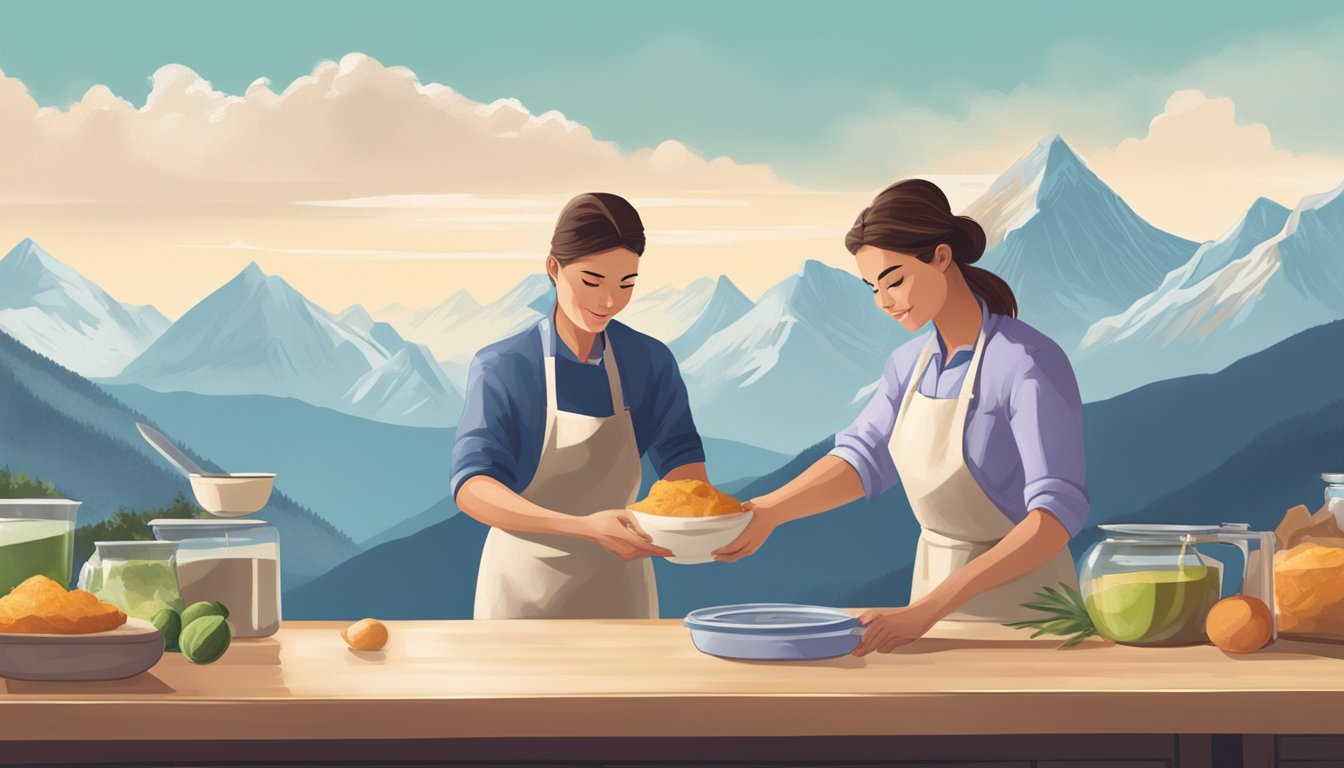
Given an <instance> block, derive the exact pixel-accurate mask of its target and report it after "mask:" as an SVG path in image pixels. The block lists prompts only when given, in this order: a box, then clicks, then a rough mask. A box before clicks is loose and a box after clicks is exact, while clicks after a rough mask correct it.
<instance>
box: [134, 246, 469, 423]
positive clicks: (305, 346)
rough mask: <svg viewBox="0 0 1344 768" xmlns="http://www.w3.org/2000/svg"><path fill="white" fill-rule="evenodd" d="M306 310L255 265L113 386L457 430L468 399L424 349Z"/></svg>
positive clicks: (359, 316) (356, 313)
mask: <svg viewBox="0 0 1344 768" xmlns="http://www.w3.org/2000/svg"><path fill="white" fill-rule="evenodd" d="M342 316H343V317H345V318H346V319H347V320H349V321H351V323H354V324H353V325H352V324H347V323H346V322H342V321H341V319H339V318H337V317H336V316H335V315H332V314H331V313H329V312H327V311H326V310H324V309H322V308H321V307H318V306H316V305H314V304H312V303H310V302H309V301H308V300H307V299H305V298H304V297H303V295H302V294H300V293H299V292H298V291H296V290H295V289H294V288H293V287H291V286H290V285H289V283H287V282H285V280H284V279H283V278H280V277H277V276H268V275H266V274H265V273H264V272H262V271H261V269H260V268H259V267H258V266H257V265H256V264H255V263H253V264H250V265H248V267H247V268H246V269H244V270H243V271H242V272H241V273H239V274H238V276H237V277H235V278H234V279H233V280H230V281H229V282H228V283H226V284H225V285H224V286H222V287H221V288H219V289H218V290H216V291H215V292H214V293H212V294H210V295H209V296H207V297H206V298H205V299H203V300H201V302H200V303H199V304H197V305H196V306H194V307H192V308H191V310H190V311H188V312H187V313H186V314H185V315H183V316H182V317H181V318H180V319H179V320H178V321H177V322H176V323H174V324H173V325H172V326H171V327H170V328H169V329H168V330H167V331H165V332H164V333H163V335H162V336H160V337H159V339H158V340H157V341H156V342H155V343H154V344H152V345H151V346H150V347H149V348H148V349H147V350H145V352H144V353H143V354H142V355H140V357H138V358H136V359H135V360H134V361H133V362H132V363H131V364H130V365H129V366H127V367H126V370H125V371H123V372H122V374H121V375H120V376H118V377H116V379H115V380H114V383H117V384H141V385H143V386H145V387H148V388H149V389H154V390H158V391H161V392H169V391H187V392H195V393H198V394H207V395H225V394H228V395H275V396H279V397H292V398H295V399H298V400H302V401H304V402H307V403H311V404H313V405H319V406H324V407H328V408H332V409H334V410H338V411H342V412H344V413H349V414H352V415H356V416H363V417H366V418H371V419H378V420H380V421H388V422H391V423H397V424H410V425H416V426H452V425H453V424H455V423H456V421H457V419H458V418H459V417H460V415H461V407H462V397H461V394H460V393H459V392H458V391H457V389H456V388H455V387H454V386H453V385H452V384H451V383H450V382H449V381H448V380H447V378H446V377H445V376H444V374H443V372H442V370H441V369H440V368H439V367H438V365H437V364H435V363H434V362H433V359H432V357H431V356H430V355H429V354H428V352H427V351H426V350H425V349H424V348H423V347H421V346H419V345H415V344H408V343H407V342H406V341H405V340H403V339H402V338H401V337H400V336H399V335H398V334H397V332H396V331H395V330H394V329H393V328H392V326H390V325H388V324H387V323H373V324H372V325H369V326H368V327H362V326H364V325H365V323H364V321H365V320H366V319H367V313H365V312H363V311H362V309H359V310H356V309H355V308H352V309H351V310H347V311H346V312H344V313H342Z"/></svg>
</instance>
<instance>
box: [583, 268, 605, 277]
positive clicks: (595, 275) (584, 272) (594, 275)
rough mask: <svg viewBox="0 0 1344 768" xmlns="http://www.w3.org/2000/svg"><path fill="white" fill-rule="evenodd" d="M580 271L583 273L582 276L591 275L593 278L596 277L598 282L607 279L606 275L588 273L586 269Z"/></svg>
mask: <svg viewBox="0 0 1344 768" xmlns="http://www.w3.org/2000/svg"><path fill="white" fill-rule="evenodd" d="M582 271H583V274H585V275H592V276H593V277H596V278H597V279H598V280H606V279H607V276H606V275H599V274H597V273H596V272H589V271H588V270H586V269H585V270H582Z"/></svg>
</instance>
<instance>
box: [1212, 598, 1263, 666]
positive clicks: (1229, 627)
mask: <svg viewBox="0 0 1344 768" xmlns="http://www.w3.org/2000/svg"><path fill="white" fill-rule="evenodd" d="M1273 629H1274V617H1273V616H1271V615H1270V614H1269V606H1267V605H1265V602H1264V601H1263V600H1261V599H1259V598H1256V597H1251V596H1249V595H1233V596H1232V597H1229V598H1225V599H1223V600H1219V601H1218V602H1216V603H1214V604H1213V607H1212V608H1210V609H1209V615H1208V617H1207V618H1205V619H1204V632H1205V634H1207V635H1208V636H1209V640H1210V641H1211V642H1212V643H1213V644H1214V645H1216V646H1218V647H1219V648H1220V649H1222V650H1224V651H1227V652H1228V653H1251V652H1252V651H1258V650H1260V649H1261V648H1264V647H1265V644H1266V643H1268V642H1269V636H1270V633H1271V632H1272V631H1273Z"/></svg>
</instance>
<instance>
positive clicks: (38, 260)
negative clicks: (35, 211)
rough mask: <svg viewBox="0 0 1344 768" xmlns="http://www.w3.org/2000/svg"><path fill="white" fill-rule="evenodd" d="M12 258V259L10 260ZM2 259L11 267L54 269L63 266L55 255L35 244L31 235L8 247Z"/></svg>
mask: <svg viewBox="0 0 1344 768" xmlns="http://www.w3.org/2000/svg"><path fill="white" fill-rule="evenodd" d="M11 260H12V261H11ZM4 261H5V262H6V263H9V264H10V265H11V266H12V267H18V268H23V267H41V268H42V269H47V270H51V269H55V268H58V267H60V266H64V265H62V264H61V262H59V261H57V260H56V257H54V256H52V255H51V254H50V253H47V250H46V249H45V248H43V247H42V246H40V245H38V244H37V241H36V240H34V239H33V238H31V237H25V238H23V240H21V241H19V244H18V245H16V246H14V247H13V248H12V249H10V251H9V253H8V254H6V255H5V258H4Z"/></svg>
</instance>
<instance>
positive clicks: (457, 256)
mask: <svg viewBox="0 0 1344 768" xmlns="http://www.w3.org/2000/svg"><path fill="white" fill-rule="evenodd" d="M182 247H183V248H187V249H191V250H202V251H259V252H262V253H277V254H283V255H285V256H299V257H307V258H312V259H324V260H331V261H497V260H501V259H502V260H515V259H521V260H531V261H535V260H536V259H537V258H538V257H537V254H536V253H535V252H533V251H515V252H509V251H403V250H378V249H372V248H287V247H268V246H262V245H253V244H252V243H249V242H247V241H246V240H235V241H233V242H232V243H229V244H228V245H185V246H182Z"/></svg>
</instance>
